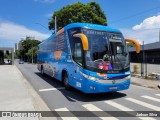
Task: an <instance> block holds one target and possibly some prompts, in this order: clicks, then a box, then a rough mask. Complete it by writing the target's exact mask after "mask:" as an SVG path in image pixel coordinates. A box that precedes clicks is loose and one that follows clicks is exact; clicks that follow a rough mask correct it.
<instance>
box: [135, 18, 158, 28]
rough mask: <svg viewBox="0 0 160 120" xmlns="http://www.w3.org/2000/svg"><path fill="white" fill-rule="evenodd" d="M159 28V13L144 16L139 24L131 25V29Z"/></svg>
mask: <svg viewBox="0 0 160 120" xmlns="http://www.w3.org/2000/svg"><path fill="white" fill-rule="evenodd" d="M153 28H160V15H157V16H153V17H149V18H146V19H145V20H144V21H143V22H142V23H140V24H139V25H135V26H133V30H142V29H153Z"/></svg>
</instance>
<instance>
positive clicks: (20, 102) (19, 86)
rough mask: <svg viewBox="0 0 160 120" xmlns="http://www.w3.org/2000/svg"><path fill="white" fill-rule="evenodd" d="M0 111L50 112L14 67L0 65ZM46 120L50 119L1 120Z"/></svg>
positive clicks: (20, 119)
mask: <svg viewBox="0 0 160 120" xmlns="http://www.w3.org/2000/svg"><path fill="white" fill-rule="evenodd" d="M0 111H50V109H49V108H48V107H47V105H46V104H45V103H44V102H43V100H42V99H41V98H40V96H39V95H38V94H37V93H36V91H35V90H34V89H33V88H32V86H31V85H30V84H29V83H28V82H27V80H26V79H25V78H24V77H23V75H22V74H21V72H20V71H19V70H18V68H17V67H16V66H15V65H0ZM0 114H1V113H0ZM1 119H2V118H1V117H0V120H1ZM48 119H51V118H42V117H29V118H27V117H26V118H23V117H22V118H21V117H16V118H12V119H11V118H7V119H6V118H5V119H4V118H3V120H48ZM52 119H54V118H52Z"/></svg>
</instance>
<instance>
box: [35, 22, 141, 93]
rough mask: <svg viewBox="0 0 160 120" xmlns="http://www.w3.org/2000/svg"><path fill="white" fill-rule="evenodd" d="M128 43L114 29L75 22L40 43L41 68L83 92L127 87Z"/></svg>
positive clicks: (65, 85)
mask: <svg viewBox="0 0 160 120" xmlns="http://www.w3.org/2000/svg"><path fill="white" fill-rule="evenodd" d="M126 42H132V43H134V44H135V46H136V52H137V53H139V52H140V45H139V43H138V42H137V41H136V40H131V39H124V37H123V35H122V33H121V32H120V31H119V30H117V29H114V28H111V27H108V26H102V25H97V24H89V23H72V24H69V25H67V26H65V27H64V28H62V29H61V30H59V31H58V32H57V33H55V34H52V35H51V36H50V37H49V38H48V39H46V40H44V41H43V42H42V43H41V44H40V45H39V50H38V56H37V59H38V66H37V67H38V70H39V71H40V72H41V73H42V74H47V75H49V76H52V77H54V78H55V79H57V80H59V81H62V82H63V84H64V87H65V88H66V89H70V87H74V88H76V89H78V90H80V91H82V92H84V93H101V92H113V91H120V90H126V89H128V88H129V86H130V63H129V53H128V50H127V44H126Z"/></svg>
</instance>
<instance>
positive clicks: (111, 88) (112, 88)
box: [109, 87, 117, 90]
mask: <svg viewBox="0 0 160 120" xmlns="http://www.w3.org/2000/svg"><path fill="white" fill-rule="evenodd" d="M109 89H110V90H116V89H117V87H110V88H109Z"/></svg>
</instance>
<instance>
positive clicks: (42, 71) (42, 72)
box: [41, 66, 44, 75]
mask: <svg viewBox="0 0 160 120" xmlns="http://www.w3.org/2000/svg"><path fill="white" fill-rule="evenodd" d="M41 74H42V75H44V69H43V66H41Z"/></svg>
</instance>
